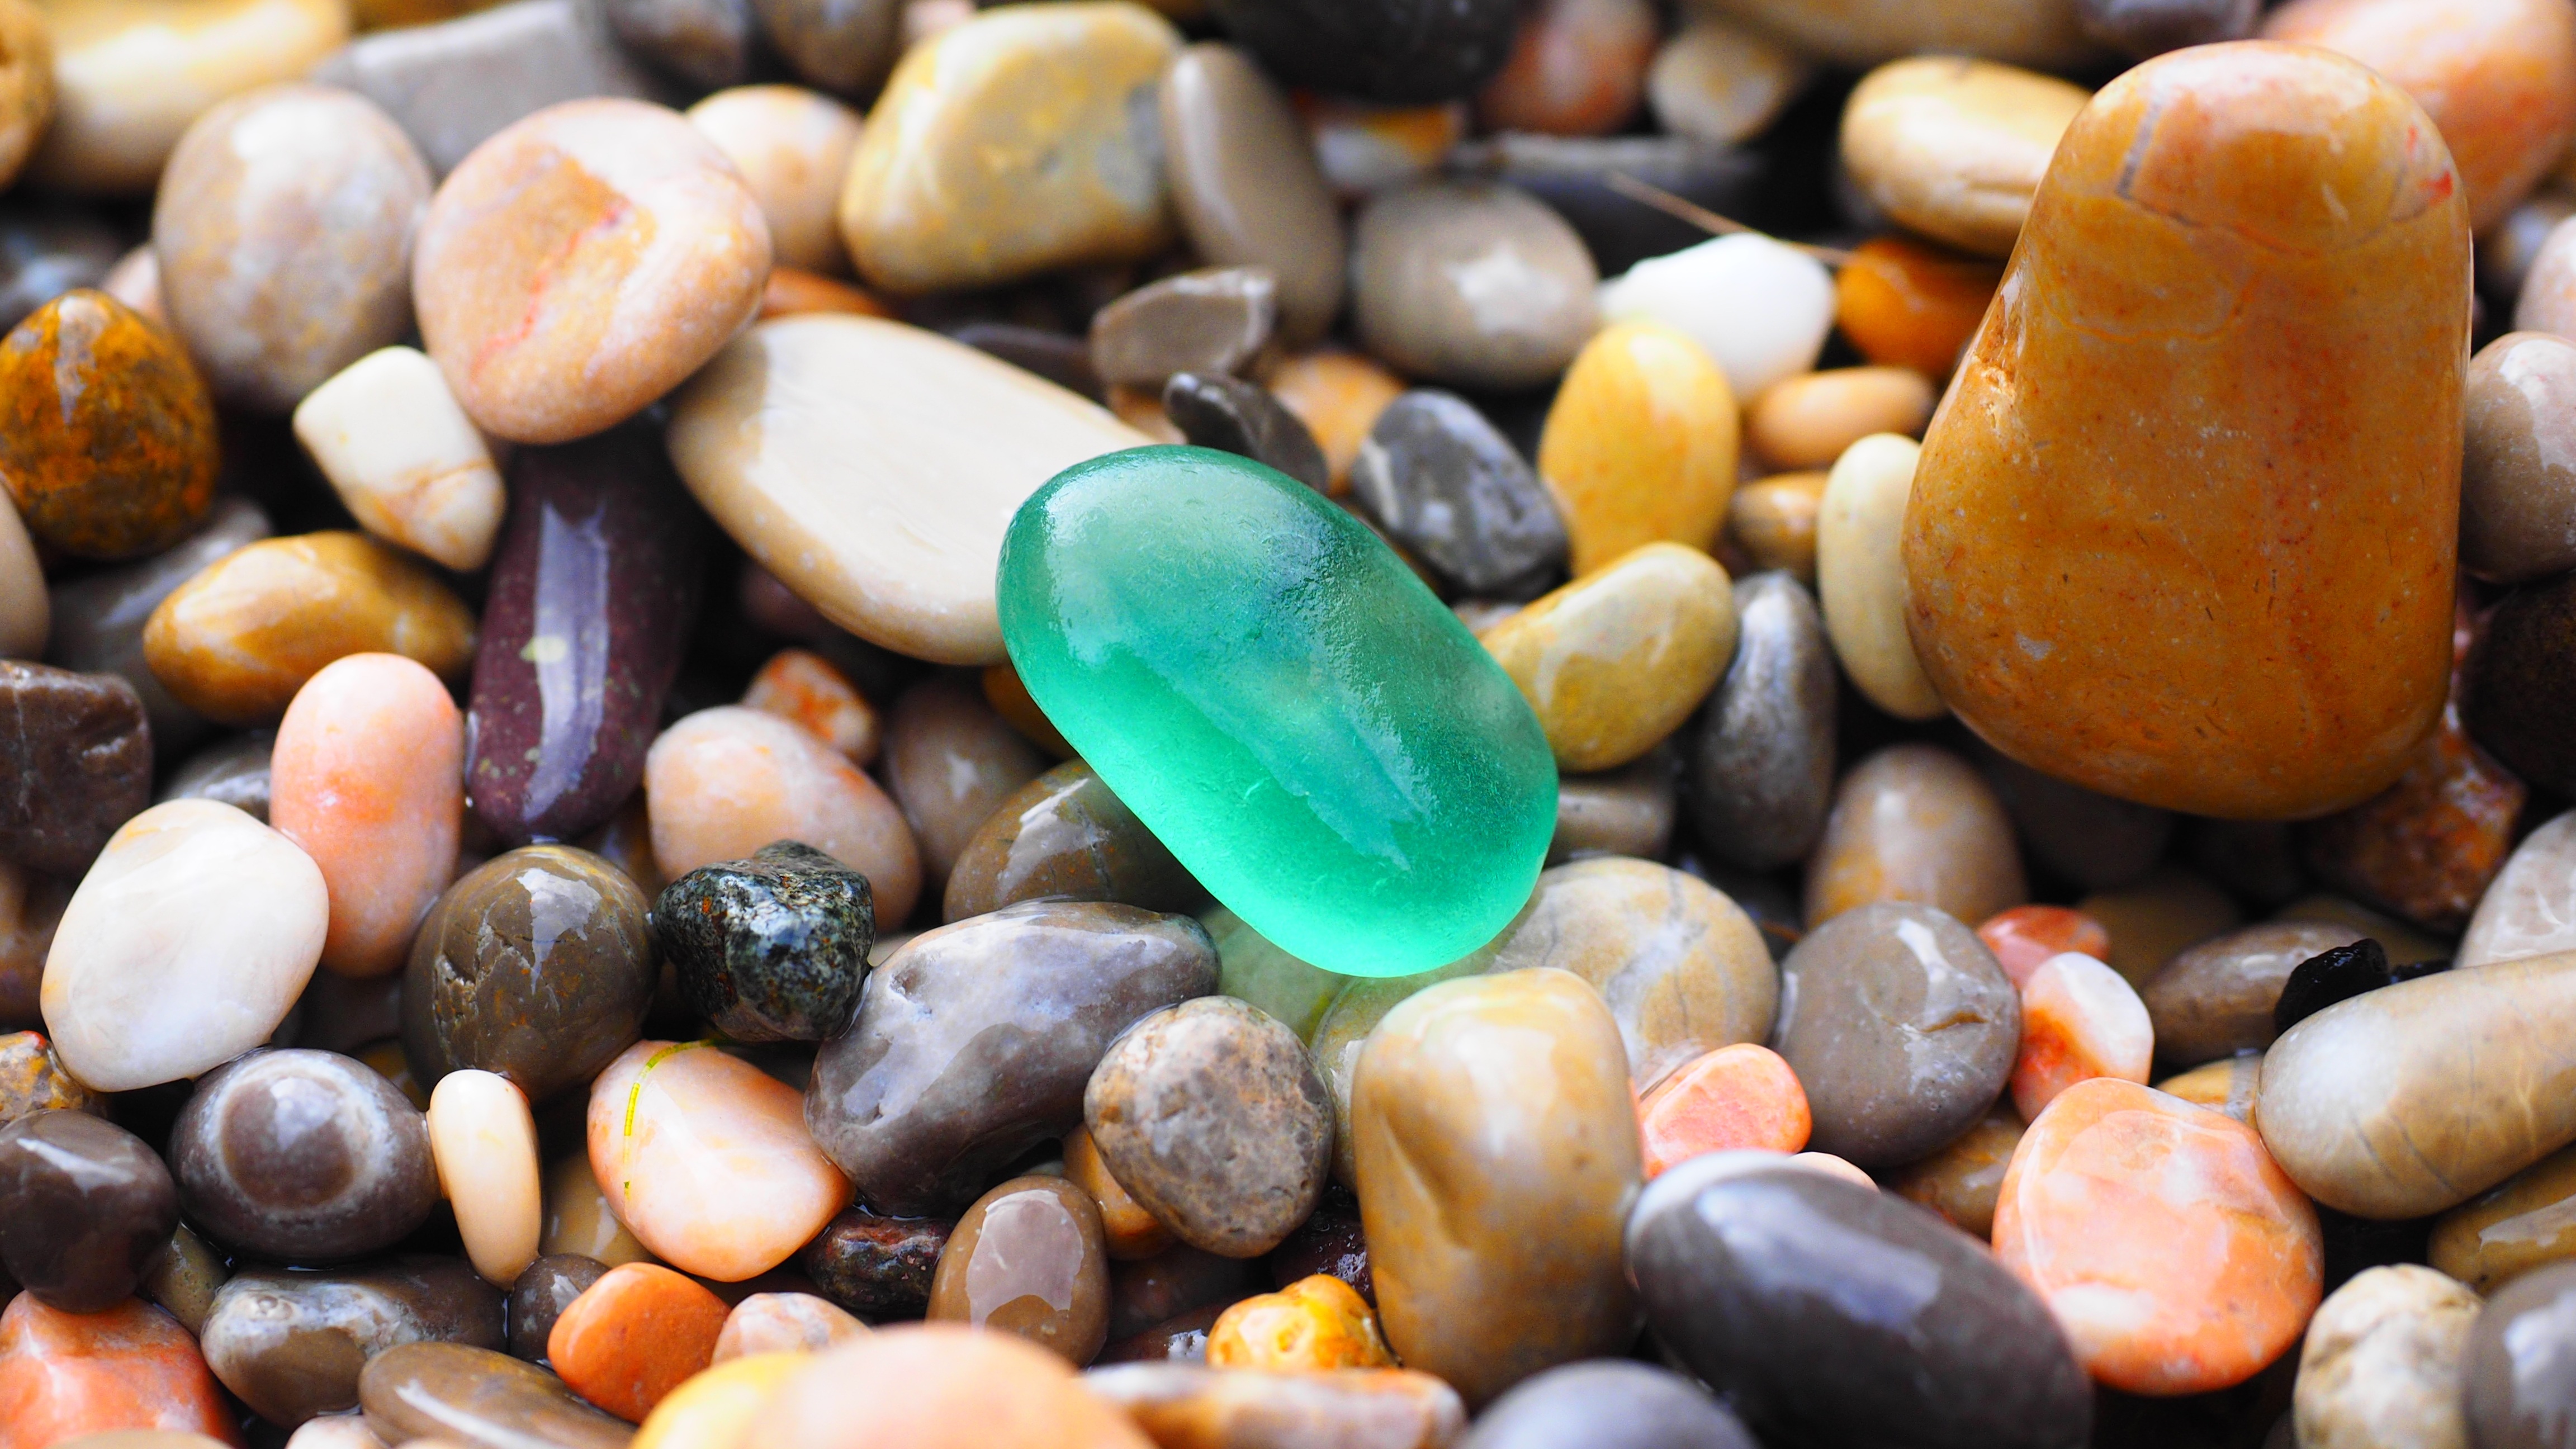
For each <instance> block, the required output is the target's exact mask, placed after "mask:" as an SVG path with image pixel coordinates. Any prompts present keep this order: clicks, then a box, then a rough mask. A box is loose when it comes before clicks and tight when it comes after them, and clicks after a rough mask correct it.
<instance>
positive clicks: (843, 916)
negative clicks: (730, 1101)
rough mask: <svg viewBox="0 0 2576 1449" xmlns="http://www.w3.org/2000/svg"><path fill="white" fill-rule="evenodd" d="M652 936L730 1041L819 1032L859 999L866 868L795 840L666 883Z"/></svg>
mask: <svg viewBox="0 0 2576 1449" xmlns="http://www.w3.org/2000/svg"><path fill="white" fill-rule="evenodd" d="M653 934H654V939H655V940H656V941H657V942H658V943H659V944H660V946H661V948H662V955H663V957H664V959H666V960H668V961H669V962H670V963H671V964H672V966H673V967H674V969H676V970H677V971H678V973H679V983H680V994H681V998H682V999H683V1000H684V1001H686V1002H687V1003H688V1006H689V1009H690V1010H691V1011H692V1012H694V1013H696V1014H697V1015H699V1016H701V1017H704V1018H706V1020H707V1021H708V1022H709V1023H710V1024H711V1025H713V1026H714V1027H715V1028H716V1029H717V1030H718V1031H720V1032H722V1033H724V1034H725V1035H727V1036H729V1037H731V1038H733V1039H734V1040H736V1041H824V1040H828V1039H829V1038H831V1037H833V1036H835V1035H838V1034H839V1032H840V1031H841V1030H842V1029H843V1028H844V1027H846V1026H847V1025H848V1024H849V1022H850V1020H851V1018H852V1017H853V1016H855V1015H856V1014H857V1011H858V1005H859V982H860V978H861V977H862V976H863V975H864V974H865V973H866V971H867V959H868V948H869V946H870V945H872V944H873V943H874V942H875V940H876V913H875V909H874V906H873V903H872V901H871V899H870V897H869V894H868V882H867V878H866V877H864V876H861V875H859V874H858V873H856V872H854V871H852V870H850V869H848V868H847V867H845V866H843V865H841V864H840V863H839V862H838V861H835V860H833V859H832V858H831V857H829V856H827V855H824V854H823V853H822V852H820V851H818V850H815V849H814V848H812V847H811V846H807V845H802V844H800V843H798V842H796V841H792V840H783V841H780V842H778V843H777V844H775V845H770V846H765V847H763V848H762V849H761V850H760V851H759V853H757V854H755V855H753V856H752V857H750V858H749V859H747V860H740V861H729V862H727V863H725V864H722V865H711V866H701V867H699V868H698V869H696V870H693V871H691V872H689V873H688V874H687V875H685V876H682V877H681V878H680V879H678V880H676V881H674V882H672V883H671V884H670V885H669V886H666V887H664V888H663V891H662V894H661V897H660V898H659V899H658V900H657V901H655V902H654V907H653Z"/></svg>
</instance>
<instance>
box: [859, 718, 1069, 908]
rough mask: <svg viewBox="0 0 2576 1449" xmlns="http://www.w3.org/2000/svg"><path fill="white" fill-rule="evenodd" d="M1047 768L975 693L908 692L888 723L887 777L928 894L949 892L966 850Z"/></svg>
mask: <svg viewBox="0 0 2576 1449" xmlns="http://www.w3.org/2000/svg"><path fill="white" fill-rule="evenodd" d="M1042 767H1043V761H1042V760H1041V759H1040V757H1039V755H1038V752H1037V750H1036V748H1035V747H1034V746H1032V745H1031V744H1030V743H1029V742H1028V741H1027V740H1026V739H1025V738H1023V737H1022V736H1021V735H1020V733H1019V732H1018V731H1017V730H1014V729H1013V728H1011V726H1010V725H1009V724H1008V723H1007V722H1005V721H1004V720H1003V719H1002V717H1001V716H1000V715H998V714H996V713H995V712H994V711H993V709H992V708H991V707H990V706H989V705H987V704H986V703H985V702H984V701H983V699H982V698H981V697H980V696H979V695H978V694H977V692H976V691H975V688H974V687H973V685H971V684H967V683H961V682H959V681H956V680H951V679H928V680H924V681H922V682H921V683H919V684H916V685H914V686H913V687H912V688H910V689H908V690H906V691H904V693H903V696H902V697H901V698H900V699H898V700H896V701H895V706H894V709H893V710H892V711H891V712H890V713H889V714H888V715H887V717H886V740H885V771H884V773H885V781H886V789H887V790H888V791H889V792H891V793H892V794H893V795H894V798H895V801H896V803H897V804H899V805H901V806H902V807H903V818H904V822H905V823H906V824H908V825H910V826H911V827H912V838H913V840H914V842H915V844H917V845H918V846H919V848H920V850H921V874H922V884H923V888H924V889H926V890H940V891H944V890H945V889H946V886H947V880H948V873H949V871H950V870H951V869H952V868H953V867H955V865H956V863H957V857H958V856H959V854H960V853H962V852H963V851H964V850H965V849H966V845H967V842H968V841H970V840H972V839H973V838H974V836H975V833H976V831H977V830H979V829H981V828H982V826H983V824H984V822H985V820H986V819H988V818H990V817H991V815H992V813H993V811H994V808H995V807H997V806H999V805H1000V804H1001V803H1002V802H1003V801H1004V800H1006V799H1008V798H1010V796H1011V795H1012V793H1013V792H1015V791H1017V790H1018V789H1019V788H1020V787H1021V786H1023V785H1025V784H1027V783H1028V782H1029V781H1031V780H1033V779H1035V778H1037V775H1038V773H1039V771H1040V769H1041V768H1042Z"/></svg>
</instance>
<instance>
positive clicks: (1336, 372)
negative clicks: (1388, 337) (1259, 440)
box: [1269, 347, 1404, 494]
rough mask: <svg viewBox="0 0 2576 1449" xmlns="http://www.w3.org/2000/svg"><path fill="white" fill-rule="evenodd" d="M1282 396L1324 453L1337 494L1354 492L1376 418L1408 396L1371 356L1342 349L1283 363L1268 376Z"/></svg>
mask: <svg viewBox="0 0 2576 1449" xmlns="http://www.w3.org/2000/svg"><path fill="white" fill-rule="evenodd" d="M1269 386H1270V392H1271V395H1272V396H1274V397H1276V398H1278V399H1279V401H1280V402H1281V403H1282V404H1283V405H1285V406H1286V407H1287V409H1288V411H1290V412H1292V413H1295V414H1296V415H1297V421H1299V422H1301V423H1304V424H1305V425H1306V431H1308V432H1310V433H1313V434H1314V435H1315V442H1316V444H1317V445H1318V446H1319V447H1321V448H1322V449H1323V450H1324V465H1325V466H1326V467H1327V468H1329V469H1331V470H1332V475H1333V484H1332V491H1333V492H1334V493H1336V494H1341V493H1347V492H1349V491H1350V488H1351V464H1352V462H1353V461H1354V460H1356V459H1357V458H1358V457H1359V455H1360V444H1362V443H1364V442H1366V441H1368V435H1369V429H1371V428H1374V427H1376V426H1377V415H1378V414H1380V413H1382V412H1385V411H1386V405H1387V404H1388V403H1391V402H1393V401H1395V400H1396V399H1397V398H1398V397H1401V396H1403V394H1404V383H1403V381H1402V380H1401V379H1399V378H1398V377H1397V376H1396V375H1395V374H1394V373H1391V372H1389V371H1387V370H1386V369H1385V368H1383V367H1381V366H1379V365H1378V364H1377V363H1376V362H1374V361H1372V360H1371V359H1369V358H1366V357H1362V356H1361V355H1359V354H1358V353H1356V352H1345V351H1342V350H1341V349H1340V348H1336V347H1327V348H1320V349H1317V350H1316V351H1313V352H1300V353H1297V354H1295V355H1293V356H1290V357H1287V358H1283V359H1281V361H1280V363H1279V366H1278V367H1276V368H1274V369H1272V371H1271V374H1270V377H1269Z"/></svg>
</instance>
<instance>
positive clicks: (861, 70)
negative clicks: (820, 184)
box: [751, 0, 907, 174]
mask: <svg viewBox="0 0 2576 1449" xmlns="http://www.w3.org/2000/svg"><path fill="white" fill-rule="evenodd" d="M751 12H752V14H754V15H756V16H758V17H759V20H760V30H761V31H762V32H763V33H764V34H765V35H766V36H767V38H768V40H769V43H770V44H771V45H773V46H775V47H777V50H778V52H779V54H780V56H781V57H782V58H784V59H785V60H786V62H787V64H788V66H789V68H790V69H792V70H794V71H795V72H796V74H797V75H798V76H799V77H801V78H803V79H804V80H805V81H806V83H808V84H810V85H815V86H820V87H822V88H823V89H825V90H827V91H831V92H833V93H835V94H837V95H842V96H846V97H848V98H849V99H850V100H852V101H853V102H856V101H861V100H865V99H866V98H867V97H868V96H869V95H871V94H872V93H874V92H875V91H876V89H877V86H878V84H879V83H880V82H882V81H883V80H884V79H885V75H886V71H887V69H888V68H889V67H890V66H892V65H893V64H894V62H895V57H896V56H897V54H899V53H900V52H901V50H902V48H903V44H904V41H905V39H906V36H907V32H906V31H905V30H904V28H903V16H904V7H903V6H901V5H898V4H894V3H892V0H751ZM836 174H837V173H836Z"/></svg>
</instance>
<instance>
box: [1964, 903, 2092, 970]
mask: <svg viewBox="0 0 2576 1449" xmlns="http://www.w3.org/2000/svg"><path fill="white" fill-rule="evenodd" d="M1977 939H1978V940H1980V941H1983V942H1985V943H1986V949H1987V950H1989V951H1992V952H1994V953H1995V960H1996V961H1997V962H1999V963H2000V964H2001V965H2002V966H2003V968H2004V974H2005V975H2006V976H2009V977H2011V978H2012V984H2013V985H2014V986H2016V987H2018V986H2021V985H2022V984H2024V983H2026V982H2028V981H2029V980H2030V973H2032V972H2033V971H2036V970H2038V969H2039V966H2040V963H2041V962H2043V961H2046V960H2047V959H2049V958H2050V957H2052V956H2055V955H2058V954H2059V953H2061V952H2066V951H2081V952H2083V953H2084V954H2085V955H2087V956H2090V957H2092V958H2093V959H2094V960H2096V961H2104V962H2107V961H2109V960H2110V959H2111V933H2110V932H2108V931H2106V930H2103V929H2102V923H2101V922H2100V921H2097V920H2095V919H2093V918H2092V917H2091V916H2088V915H2086V914H2084V913H2083V912H2082V911H2076V910H2069V909H2067V908H2066V907H2064V906H2015V907H2013V908H2012V909H2011V910H2008V911H1998V912H1996V913H1995V914H1994V915H1991V916H1988V917H1987V918H1986V921H1985V924H1984V925H1981V926H1979V927H1977Z"/></svg>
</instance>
